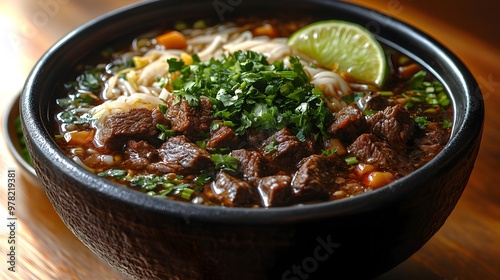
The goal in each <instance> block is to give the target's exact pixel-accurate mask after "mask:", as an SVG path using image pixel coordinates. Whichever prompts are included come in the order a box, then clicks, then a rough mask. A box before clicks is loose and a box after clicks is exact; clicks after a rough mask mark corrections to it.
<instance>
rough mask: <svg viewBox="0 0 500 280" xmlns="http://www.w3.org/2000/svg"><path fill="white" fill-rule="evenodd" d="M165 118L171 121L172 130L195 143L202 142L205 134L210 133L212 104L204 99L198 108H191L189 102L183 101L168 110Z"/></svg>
mask: <svg viewBox="0 0 500 280" xmlns="http://www.w3.org/2000/svg"><path fill="white" fill-rule="evenodd" d="M165 117H166V118H167V119H168V120H170V122H171V129H172V130H174V131H176V132H178V133H180V134H184V135H186V136H187V137H188V138H189V139H191V140H193V141H196V140H200V139H201V138H203V134H204V133H208V132H209V131H210V125H211V123H212V104H211V103H210V101H208V99H206V98H202V99H200V101H199V104H198V106H196V107H191V106H190V105H189V103H188V101H187V100H185V99H182V100H181V101H180V102H179V103H177V104H175V105H173V106H171V107H169V108H168V109H167V112H166V113H165Z"/></svg>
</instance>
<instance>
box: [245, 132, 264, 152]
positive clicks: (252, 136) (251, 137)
mask: <svg viewBox="0 0 500 280" xmlns="http://www.w3.org/2000/svg"><path fill="white" fill-rule="evenodd" d="M268 137H269V134H268V133H266V132H265V131H263V130H254V129H249V130H247V131H246V133H245V140H246V142H247V145H248V146H249V147H250V148H257V149H258V148H260V147H261V146H262V143H263V142H264V141H266V139H267V138H268Z"/></svg>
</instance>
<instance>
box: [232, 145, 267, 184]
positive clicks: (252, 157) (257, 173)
mask: <svg viewBox="0 0 500 280" xmlns="http://www.w3.org/2000/svg"><path fill="white" fill-rule="evenodd" d="M231 156H233V157H235V158H237V159H238V160H239V162H240V164H239V165H238V170H237V171H238V172H239V173H241V174H243V178H245V179H246V180H248V181H249V182H251V183H253V182H254V181H256V180H257V179H258V178H261V177H264V176H265V175H266V159H265V158H264V157H263V156H262V155H261V154H260V153H259V152H257V151H249V150H245V149H240V150H234V151H232V152H231Z"/></svg>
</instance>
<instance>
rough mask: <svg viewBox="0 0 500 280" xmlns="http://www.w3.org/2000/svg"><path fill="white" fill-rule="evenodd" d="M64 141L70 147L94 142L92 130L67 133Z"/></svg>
mask: <svg viewBox="0 0 500 280" xmlns="http://www.w3.org/2000/svg"><path fill="white" fill-rule="evenodd" d="M64 140H66V142H67V143H68V144H70V145H85V144H88V143H90V142H92V141H93V140H94V130H86V131H72V132H68V133H66V134H64Z"/></svg>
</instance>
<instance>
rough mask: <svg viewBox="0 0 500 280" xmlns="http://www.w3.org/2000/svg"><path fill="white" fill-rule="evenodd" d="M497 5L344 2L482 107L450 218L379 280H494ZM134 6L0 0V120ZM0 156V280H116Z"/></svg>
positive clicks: (499, 256) (499, 64) (499, 221)
mask: <svg viewBox="0 0 500 280" xmlns="http://www.w3.org/2000/svg"><path fill="white" fill-rule="evenodd" d="M495 1H496V0H488V1H486V2H485V1H482V2H480V4H479V2H477V3H474V2H472V1H470V2H469V3H470V4H467V3H462V2H459V1H453V0H446V1H440V2H437V1H434V0H432V1H430V0H418V1H416V0H415V1H412V0H376V1H368V0H354V1H352V2H356V3H359V4H361V5H365V6H368V7H372V8H374V9H376V10H379V11H381V12H384V13H386V14H389V15H391V16H393V17H395V18H399V19H403V20H404V21H406V22H408V23H411V24H413V25H415V26H417V27H419V28H421V29H422V30H424V31H426V32H428V33H429V34H431V35H432V36H434V37H435V38H437V39H438V40H439V41H441V42H442V43H443V44H444V45H446V46H447V47H449V48H450V49H451V50H452V51H453V52H455V53H456V54H457V55H458V56H459V57H460V58H461V59H462V60H463V61H464V62H465V63H466V64H467V65H468V66H469V68H470V70H471V71H472V73H473V74H474V76H475V77H476V79H477V80H478V82H479V84H480V87H481V90H482V92H483V95H484V101H485V103H486V123H485V126H484V135H483V141H482V146H481V150H480V153H479V157H478V159H477V162H476V166H475V169H474V172H473V174H472V176H471V178H470V181H469V184H468V186H467V189H466V190H465V192H464V194H463V196H462V198H461V200H460V202H459V203H458V205H457V207H456V209H455V211H454V212H453V213H452V215H451V216H450V217H449V219H448V220H447V222H446V223H445V225H444V226H443V227H442V228H441V230H440V231H439V232H438V233H437V234H436V235H435V236H434V237H433V238H432V239H431V240H430V241H429V242H428V243H427V244H426V245H425V246H424V247H423V248H422V249H421V250H420V251H419V252H418V253H416V254H415V255H414V256H412V257H411V258H410V259H408V260H407V261H405V262H404V263H402V264H401V265H400V266H398V267H396V268H395V269H393V270H392V271H390V272H388V273H386V274H385V275H383V276H381V277H380V278H379V280H382V279H485V280H486V279H500V187H499V184H498V182H497V180H496V177H495V176H496V175H495V174H499V173H497V172H498V168H499V167H500V164H499V163H500V160H499V158H500V132H499V130H498V127H500V113H499V112H500V110H499V109H498V108H500V34H499V32H498V26H500V20H499V19H500V16H499V15H498V14H497V13H498V10H499V9H498V4H495V3H496V2H495ZM132 2H135V1H133V0H120V1H118V0H108V1H103V0H86V1H76V0H42V1H35V0H16V1H14V0H0V22H1V32H0V34H2V37H1V40H2V42H1V44H0V48H1V52H0V54H1V57H2V59H1V67H0V71H1V72H0V79H1V80H0V81H1V83H0V84H1V87H0V91H1V96H2V101H1V102H0V114H1V115H2V116H4V115H5V113H6V111H7V109H8V105H9V104H10V103H11V101H12V100H14V98H15V97H16V95H17V93H18V92H19V90H20V89H21V87H22V84H23V81H24V79H25V78H26V76H27V75H28V73H29V70H30V69H31V67H32V66H33V65H34V63H35V62H36V60H37V59H38V58H39V57H40V56H41V55H42V54H43V52H44V51H45V50H47V49H48V48H49V47H50V46H51V45H52V44H53V43H54V42H55V41H56V40H58V39H59V38H60V37H62V36H63V35H64V34H66V33H67V32H69V31H70V30H71V29H73V28H75V27H77V26H78V25H80V24H82V23H84V22H86V21H88V20H89V19H92V18H94V17H95V16H98V15H100V14H103V13H105V12H108V11H111V10H113V9H115V8H118V7H120V6H124V5H126V4H130V3H132ZM495 5H496V7H495ZM450 9H451V10H450ZM2 125H3V122H2ZM2 131H3V127H2ZM0 154H1V155H2V156H1V157H0V170H1V171H0V182H1V183H0V184H1V186H2V188H1V190H0V209H1V210H0V211H1V213H2V217H1V222H0V263H1V266H0V279H123V278H124V277H123V276H121V275H120V274H119V273H117V272H116V271H114V270H113V269H112V268H110V267H109V266H108V265H107V264H105V263H104V262H102V261H101V260H100V259H98V258H97V257H95V256H94V255H93V254H92V253H91V252H90V251H89V250H88V249H87V248H86V247H85V246H84V245H82V244H81V243H80V242H79V241H78V240H77V239H76V238H75V237H74V236H73V234H72V233H71V232H70V231H69V230H68V229H67V228H66V227H65V226H64V224H63V223H62V222H61V220H60V219H59V217H58V216H57V214H56V213H55V212H54V210H53V209H52V206H51V205H50V203H49V201H48V200H47V198H46V197H45V194H44V192H43V190H42V189H41V188H40V187H39V186H38V185H37V183H36V181H32V180H30V179H29V175H28V174H27V173H26V172H25V171H24V170H23V169H22V168H21V167H19V166H18V165H17V164H16V161H15V160H14V158H13V157H12V156H11V155H10V154H9V151H8V148H7V146H6V143H5V139H4V138H3V137H2V138H1V139H0ZM8 170H15V176H16V209H15V211H16V212H15V214H16V217H17V220H16V231H15V237H16V251H15V253H16V267H15V268H16V272H11V271H9V270H8V265H9V264H8V263H7V261H8V256H7V254H9V253H10V249H9V247H10V245H9V244H8V240H9V239H8V238H9V236H10V234H11V233H10V229H9V227H8V226H7V225H8V221H9V220H7V218H8V211H7V182H8V180H7V179H8V176H9V175H8V174H9V172H8Z"/></svg>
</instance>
